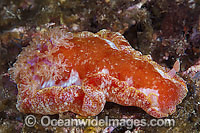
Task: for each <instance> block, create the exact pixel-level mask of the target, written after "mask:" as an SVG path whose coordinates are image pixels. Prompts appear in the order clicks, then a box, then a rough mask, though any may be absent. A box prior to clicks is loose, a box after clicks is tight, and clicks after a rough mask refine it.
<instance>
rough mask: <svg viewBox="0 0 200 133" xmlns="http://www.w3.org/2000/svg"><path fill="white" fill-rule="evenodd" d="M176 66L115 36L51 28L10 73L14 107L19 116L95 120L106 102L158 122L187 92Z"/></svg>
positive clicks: (36, 37) (36, 40) (35, 39)
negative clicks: (168, 65)
mask: <svg viewBox="0 0 200 133" xmlns="http://www.w3.org/2000/svg"><path fill="white" fill-rule="evenodd" d="M175 64H176V65H174V68H173V69H172V70H171V71H168V69H166V68H164V67H162V66H160V65H159V64H157V63H156V62H154V61H153V60H152V58H151V56H149V55H142V54H141V52H139V51H136V50H135V49H133V48H132V47H131V46H130V44H129V43H128V41H127V40H126V39H125V38H124V37H123V36H122V35H121V34H120V33H117V32H111V31H109V30H101V31H99V32H97V33H96V34H94V33H91V32H86V31H85V32H80V33H71V32H67V31H65V30H64V29H60V28H59V27H56V28H53V29H50V30H49V31H46V32H45V33H37V34H36V35H35V36H34V37H33V39H32V42H31V43H30V45H29V46H27V47H26V48H24V49H23V50H22V52H21V53H20V54H19V56H18V57H17V61H16V63H15V64H14V65H13V67H12V68H10V69H9V73H10V75H11V78H12V79H13V81H14V82H16V83H17V87H18V97H17V99H18V101H17V109H18V110H19V111H21V112H24V113H37V114H44V115H46V114H57V113H63V112H66V111H72V112H74V113H77V114H80V115H82V116H95V115H98V114H99V113H100V112H101V111H102V110H103V108H104V105H105V103H106V101H109V102H114V103H117V104H120V105H123V106H137V107H140V108H142V109H143V110H144V111H146V112H147V113H148V114H150V115H152V116H154V117H157V118H161V117H167V116H168V115H170V114H172V113H174V112H175V110H176V105H177V104H179V103H181V102H182V100H183V99H184V97H185V96H186V94H187V87H186V83H185V81H184V80H183V79H182V78H181V77H179V76H178V75H177V74H176V72H177V71H178V70H179V67H180V66H179V64H180V63H179V62H178V63H175Z"/></svg>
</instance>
